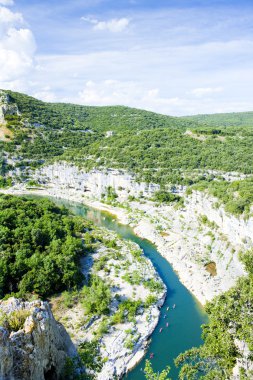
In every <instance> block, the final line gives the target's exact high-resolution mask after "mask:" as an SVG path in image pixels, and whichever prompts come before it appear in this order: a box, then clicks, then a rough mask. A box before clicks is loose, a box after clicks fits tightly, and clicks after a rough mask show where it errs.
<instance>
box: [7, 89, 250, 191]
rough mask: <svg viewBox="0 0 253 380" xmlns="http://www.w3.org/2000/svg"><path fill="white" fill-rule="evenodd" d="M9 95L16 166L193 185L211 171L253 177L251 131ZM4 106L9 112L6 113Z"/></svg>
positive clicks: (10, 149)
mask: <svg viewBox="0 0 253 380" xmlns="http://www.w3.org/2000/svg"><path fill="white" fill-rule="evenodd" d="M6 93H8V95H9V97H8V107H13V106H14V105H16V106H17V108H18V110H19V112H20V113H21V114H19V113H18V112H17V113H16V115H13V114H10V112H7V113H6V114H5V120H6V122H7V127H8V128H9V129H10V130H11V131H12V133H13V135H14V136H13V138H12V140H11V141H10V142H8V143H7V142H2V146H1V147H2V150H4V151H5V152H6V155H5V157H8V155H9V156H11V157H12V162H10V163H12V164H13V160H15V166H16V167H17V166H19V167H20V166H25V165H27V164H29V163H30V166H33V167H35V166H38V165H40V164H41V163H43V162H44V161H49V160H65V161H69V162H71V163H75V164H76V165H78V166H81V167H83V168H86V169H92V168H110V167H114V168H120V169H122V168H124V169H126V170H128V171H130V172H133V173H134V174H136V175H137V176H138V178H139V179H140V180H144V181H145V182H155V183H159V184H162V185H164V184H167V183H172V184H175V183H176V184H185V185H187V184H192V183H194V182H198V181H199V180H201V179H203V173H204V174H208V171H209V170H216V171H217V170H218V171H237V172H240V173H248V174H250V173H253V151H252V145H253V130H252V129H249V128H248V129H247V128H246V129H245V128H239V129H238V128H237V129H233V128H231V129H229V130H228V129H227V128H222V129H220V130H219V131H218V132H219V133H216V132H215V131H213V130H211V129H210V128H207V127H205V126H202V125H200V124H198V123H196V122H192V121H187V120H184V119H180V118H171V117H169V116H163V115H158V114H155V113H151V112H147V111H141V110H136V109H131V108H127V107H85V106H76V105H70V104H51V103H44V102H41V101H38V100H36V99H34V98H31V97H28V96H26V95H23V94H18V93H13V92H6ZM8 107H7V108H8Z"/></svg>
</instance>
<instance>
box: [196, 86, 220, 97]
mask: <svg viewBox="0 0 253 380" xmlns="http://www.w3.org/2000/svg"><path fill="white" fill-rule="evenodd" d="M222 91H223V87H199V88H194V89H193V90H192V91H191V92H190V93H191V94H192V95H194V96H197V97H199V98H202V97H203V96H205V95H211V94H215V93H218V92H222Z"/></svg>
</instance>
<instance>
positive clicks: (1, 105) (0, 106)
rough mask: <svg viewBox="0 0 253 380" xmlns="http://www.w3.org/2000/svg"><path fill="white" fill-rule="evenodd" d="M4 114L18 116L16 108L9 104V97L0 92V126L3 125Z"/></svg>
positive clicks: (14, 105)
mask: <svg viewBox="0 0 253 380" xmlns="http://www.w3.org/2000/svg"><path fill="white" fill-rule="evenodd" d="M6 114H8V115H19V111H18V107H17V106H16V104H11V103H10V100H9V96H8V95H7V94H6V93H5V92H3V91H0V124H4V123H5V119H4V116H5V115H6Z"/></svg>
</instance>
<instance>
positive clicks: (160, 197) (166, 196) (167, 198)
mask: <svg viewBox="0 0 253 380" xmlns="http://www.w3.org/2000/svg"><path fill="white" fill-rule="evenodd" d="M153 200H154V201H155V202H159V203H171V202H182V197H179V196H178V195H176V194H173V193H171V192H169V191H165V190H159V191H156V192H155V194H154V198H153Z"/></svg>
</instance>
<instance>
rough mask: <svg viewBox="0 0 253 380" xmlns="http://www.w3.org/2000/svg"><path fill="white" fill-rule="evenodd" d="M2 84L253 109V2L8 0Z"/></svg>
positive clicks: (87, 100) (3, 6)
mask: <svg viewBox="0 0 253 380" xmlns="http://www.w3.org/2000/svg"><path fill="white" fill-rule="evenodd" d="M0 88H3V89H7V88H8V89H12V90H16V91H22V92H25V93H28V94H30V95H33V96H36V97H38V98H40V99H42V100H46V101H65V102H74V103H79V104H88V105H111V104H124V105H129V106H134V107H138V108H144V109H148V110H153V111H156V112H161V113H165V114H170V115H188V114H197V113H213V112H231V111H248V110H253V1H252V0H251V1H246V0H240V1H238V0H236V1H234V0H231V1H228V0H214V1H205V0H196V1H195V0H192V1H187V0H61V1H60V0H43V1H42V0H0Z"/></svg>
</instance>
